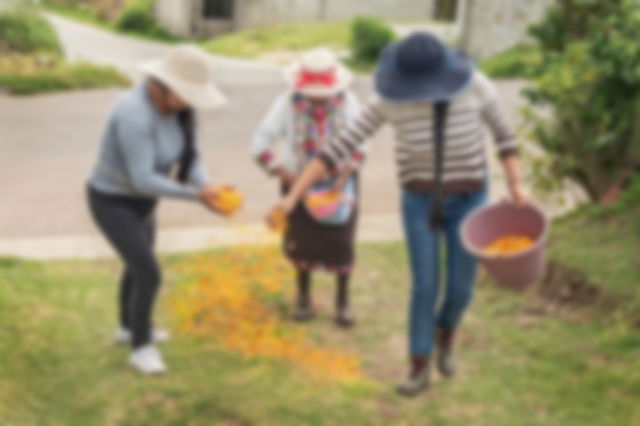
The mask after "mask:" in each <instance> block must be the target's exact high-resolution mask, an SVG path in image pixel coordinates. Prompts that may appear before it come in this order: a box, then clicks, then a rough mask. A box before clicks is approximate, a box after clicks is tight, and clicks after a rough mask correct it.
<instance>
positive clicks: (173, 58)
mask: <svg viewBox="0 0 640 426" xmlns="http://www.w3.org/2000/svg"><path fill="white" fill-rule="evenodd" d="M140 69H141V70H142V72H144V73H145V74H146V75H147V76H149V77H153V78H156V79H158V80H160V81H161V82H162V83H164V84H165V85H167V87H168V88H169V89H171V91H172V92H174V93H175V94H176V95H178V96H179V97H180V98H181V99H182V100H183V101H184V102H185V103H187V104H188V105H190V106H192V107H194V108H198V109H209V108H215V107H219V106H222V105H224V104H226V103H227V98H226V97H225V96H224V95H223V94H222V92H221V91H220V89H218V87H217V86H216V84H215V83H214V82H213V66H212V63H211V58H210V57H209V55H207V54H206V53H205V52H203V51H202V50H201V49H199V48H198V47H195V46H192V45H181V46H177V47H174V48H172V49H171V50H169V52H168V53H167V54H166V55H165V56H164V57H163V58H161V59H156V60H153V61H150V62H146V63H143V64H142V65H140Z"/></svg>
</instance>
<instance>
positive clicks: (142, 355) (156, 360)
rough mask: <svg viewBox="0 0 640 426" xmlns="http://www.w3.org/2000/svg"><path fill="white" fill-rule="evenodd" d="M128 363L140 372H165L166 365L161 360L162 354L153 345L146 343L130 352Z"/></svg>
mask: <svg viewBox="0 0 640 426" xmlns="http://www.w3.org/2000/svg"><path fill="white" fill-rule="evenodd" d="M129 365H130V366H132V367H133V368H135V369H136V370H138V371H139V372H140V373H142V374H146V375H154V374H163V373H166V372H167V366H166V365H165V363H164V361H163V360H162V354H161V353H160V351H159V350H158V348H156V347H155V346H153V345H146V346H143V347H141V348H139V349H136V350H135V351H133V352H131V356H129Z"/></svg>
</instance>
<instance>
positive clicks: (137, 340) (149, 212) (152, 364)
mask: <svg viewBox="0 0 640 426" xmlns="http://www.w3.org/2000/svg"><path fill="white" fill-rule="evenodd" d="M142 70H143V71H144V72H145V74H146V76H147V79H146V80H145V81H144V82H143V83H142V84H140V85H138V86H136V87H135V88H133V89H132V90H130V91H129V92H127V93H126V94H124V95H123V96H122V97H121V98H120V99H119V100H118V101H117V103H116V104H115V107H114V108H113V110H112V111H111V114H110V116H109V119H108V121H107V124H106V127H105V130H104V133H103V136H102V145H101V148H100V154H99V156H98V161H97V163H96V165H95V167H94V169H93V172H92V174H91V176H90V178H89V182H88V198H89V206H90V210H91V213H92V215H93V218H94V220H95V222H96V224H97V225H98V227H99V228H100V230H101V231H102V232H103V233H104V235H105V236H106V237H107V239H108V240H109V242H110V243H111V245H112V246H113V248H114V249H115V250H116V251H117V252H118V255H119V256H120V257H121V258H122V260H123V262H124V264H125V270H124V273H123V275H122V280H121V285H120V294H119V302H120V328H119V329H118V330H117V332H116V336H115V338H116V341H117V342H118V343H129V344H131V345H132V347H133V351H132V353H131V356H130V358H129V363H130V364H131V365H132V366H133V367H134V368H136V369H137V370H139V371H140V372H142V373H145V374H157V373H163V372H165V371H166V366H165V364H164V362H163V359H162V356H161V354H160V352H159V351H158V350H157V348H156V347H155V346H154V342H157V341H163V340H166V339H167V338H168V334H167V333H166V332H163V331H161V330H158V329H154V328H153V327H152V311H153V305H154V300H155V298H156V294H157V291H158V288H159V286H160V281H161V278H160V276H161V274H160V268H159V265H158V261H157V260H156V258H155V256H154V253H153V241H154V234H155V232H154V228H155V224H154V222H155V221H154V212H155V208H156V204H157V200H158V199H159V198H161V197H171V198H178V199H184V200H194V201H200V202H201V203H202V204H203V205H204V206H205V207H207V208H209V209H211V210H212V211H214V212H217V210H216V207H215V202H214V200H215V198H216V194H217V191H218V187H217V186H214V185H212V184H211V183H210V180H209V178H208V177H207V174H206V172H205V170H204V167H203V164H202V159H201V158H200V156H199V155H198V152H197V149H196V141H195V117H194V115H195V114H194V108H212V107H216V106H219V105H222V104H223V103H224V101H225V99H224V96H223V95H222V94H221V93H220V91H219V90H218V89H217V88H216V87H215V85H214V83H213V81H212V72H211V71H212V70H211V65H210V63H209V59H208V57H207V55H206V54H205V53H204V52H202V51H200V50H199V49H197V48H196V47H193V46H179V47H175V48H173V49H172V50H171V51H170V52H169V53H168V54H167V55H166V56H165V57H164V58H162V59H160V60H156V61H153V62H150V63H147V64H144V65H143V66H142ZM174 168H177V173H176V176H175V178H173V177H171V172H172V170H173V169H174Z"/></svg>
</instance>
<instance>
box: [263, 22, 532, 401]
mask: <svg viewBox="0 0 640 426" xmlns="http://www.w3.org/2000/svg"><path fill="white" fill-rule="evenodd" d="M375 89H376V96H375V97H374V99H373V100H372V101H371V102H370V103H369V104H368V106H367V107H366V108H365V109H364V110H363V112H362V113H361V114H360V115H359V117H358V118H357V119H356V120H355V121H353V122H352V123H351V124H350V126H348V128H347V129H346V130H345V131H343V132H341V133H340V134H339V135H338V136H337V137H336V138H335V139H334V140H333V141H332V143H331V144H330V145H329V146H327V147H326V148H325V149H324V150H323V152H322V154H321V155H320V156H319V157H318V158H317V159H315V160H313V161H312V162H311V163H309V165H308V166H307V167H306V169H305V170H304V172H303V173H302V175H301V176H300V177H299V178H298V179H297V181H296V183H295V185H294V186H293V187H292V189H291V190H290V191H289V193H288V194H287V196H286V197H285V198H284V199H283V200H282V201H281V202H280V203H279V204H278V205H277V206H275V207H274V208H273V210H272V212H271V214H270V216H269V219H268V220H272V218H274V217H275V215H276V214H282V213H285V214H289V213H290V212H291V211H292V209H293V207H294V206H295V205H296V203H297V202H298V200H300V198H301V197H302V196H303V194H304V193H305V191H306V190H307V189H308V188H309V187H310V186H311V185H312V184H313V183H314V182H316V181H317V180H318V179H319V178H320V177H321V176H323V175H324V174H325V173H326V172H327V171H329V170H332V169H335V168H336V167H340V166H341V165H342V164H343V163H344V162H345V161H349V159H350V158H351V154H352V153H353V152H354V151H355V150H356V149H358V147H359V146H360V144H362V143H363V142H364V141H365V140H368V139H369V138H370V137H371V136H372V135H373V134H374V133H375V132H377V131H378V130H379V129H380V127H382V125H383V124H387V123H388V124H390V125H391V126H392V127H393V129H394V131H395V137H396V147H395V152H396V156H395V157H396V163H397V167H398V179H399V183H400V185H401V187H402V200H401V209H402V215H403V223H404V230H405V237H406V242H407V249H408V252H409V259H410V268H411V276H412V292H411V305H410V315H409V351H410V356H411V368H410V371H409V374H408V377H407V378H406V379H405V380H403V381H402V382H401V383H399V384H398V387H397V390H398V392H400V393H401V394H403V395H406V396H413V395H417V394H418V393H420V392H422V391H423V390H425V389H427V388H428V387H429V383H430V364H431V362H430V361H431V359H432V357H434V356H435V359H434V361H435V364H436V367H437V369H438V370H439V372H440V373H441V374H442V375H444V376H445V377H452V376H454V375H455V373H456V366H455V363H454V358H453V349H454V340H455V336H456V331H457V329H458V327H459V325H460V322H461V319H462V317H463V314H464V312H465V310H466V308H467V306H468V304H469V302H470V301H471V298H472V293H473V285H474V282H475V278H476V270H477V262H476V260H475V259H474V258H473V257H472V256H471V255H470V254H469V253H467V252H466V251H465V250H464V249H463V246H462V241H461V237H460V225H461V224H462V222H463V220H464V219H465V218H466V217H467V216H468V215H469V213H470V212H472V211H473V210H475V209H477V208H478V207H480V206H482V205H483V204H484V203H485V202H486V200H487V189H488V179H489V174H488V164H487V158H486V155H485V146H484V142H485V128H486V127H488V128H489V129H490V131H491V133H492V135H493V138H494V140H495V144H496V148H497V151H498V153H499V155H500V158H501V163H502V166H503V167H504V170H505V174H506V176H507V184H508V189H509V193H510V194H511V197H512V199H513V200H514V202H517V203H519V204H521V203H525V202H528V195H527V191H526V190H525V188H524V186H523V183H522V181H521V178H520V167H519V163H518V159H517V149H516V140H515V135H514V132H513V129H512V128H511V126H510V125H509V124H508V123H507V120H506V117H505V115H504V113H503V111H502V109H501V107H500V104H499V100H498V96H497V91H496V89H495V87H494V85H493V84H492V83H491V82H490V81H489V79H488V78H486V77H485V76H484V75H483V74H482V73H480V72H479V71H477V70H476V69H475V67H474V64H473V62H472V61H471V60H470V59H468V58H467V57H465V56H464V55H462V54H460V53H459V52H457V51H455V50H453V49H450V48H448V47H446V46H445V45H443V44H442V43H441V42H440V41H439V40H438V39H437V38H436V37H434V36H433V35H431V34H428V33H416V34H413V35H411V36H409V37H407V38H405V39H404V40H402V41H400V42H397V43H394V44H392V45H390V46H389V47H387V49H386V50H385V51H384V52H383V54H382V57H381V59H380V62H379V64H378V68H377V71H376V75H375ZM439 235H442V236H443V237H444V239H445V241H446V256H447V261H446V270H447V271H446V272H447V273H446V281H447V282H446V287H445V290H444V297H443V298H442V303H441V304H440V305H439V306H436V302H437V300H438V292H439V287H440V285H439V276H440V274H439V270H438V269H439V268H438V266H439V262H438V252H439V238H438V237H439Z"/></svg>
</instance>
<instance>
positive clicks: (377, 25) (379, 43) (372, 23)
mask: <svg viewBox="0 0 640 426" xmlns="http://www.w3.org/2000/svg"><path fill="white" fill-rule="evenodd" d="M393 40H394V33H393V31H392V30H391V28H389V26H388V25H387V24H385V23H384V22H383V21H382V20H380V19H376V18H369V17H360V18H356V19H355V20H354V21H353V24H352V27H351V53H352V56H353V59H354V60H355V61H356V62H363V63H370V64H372V63H375V62H376V61H377V60H378V57H379V56H380V53H382V51H383V50H384V48H385V47H386V46H387V45H388V44H389V43H391V42H393Z"/></svg>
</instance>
